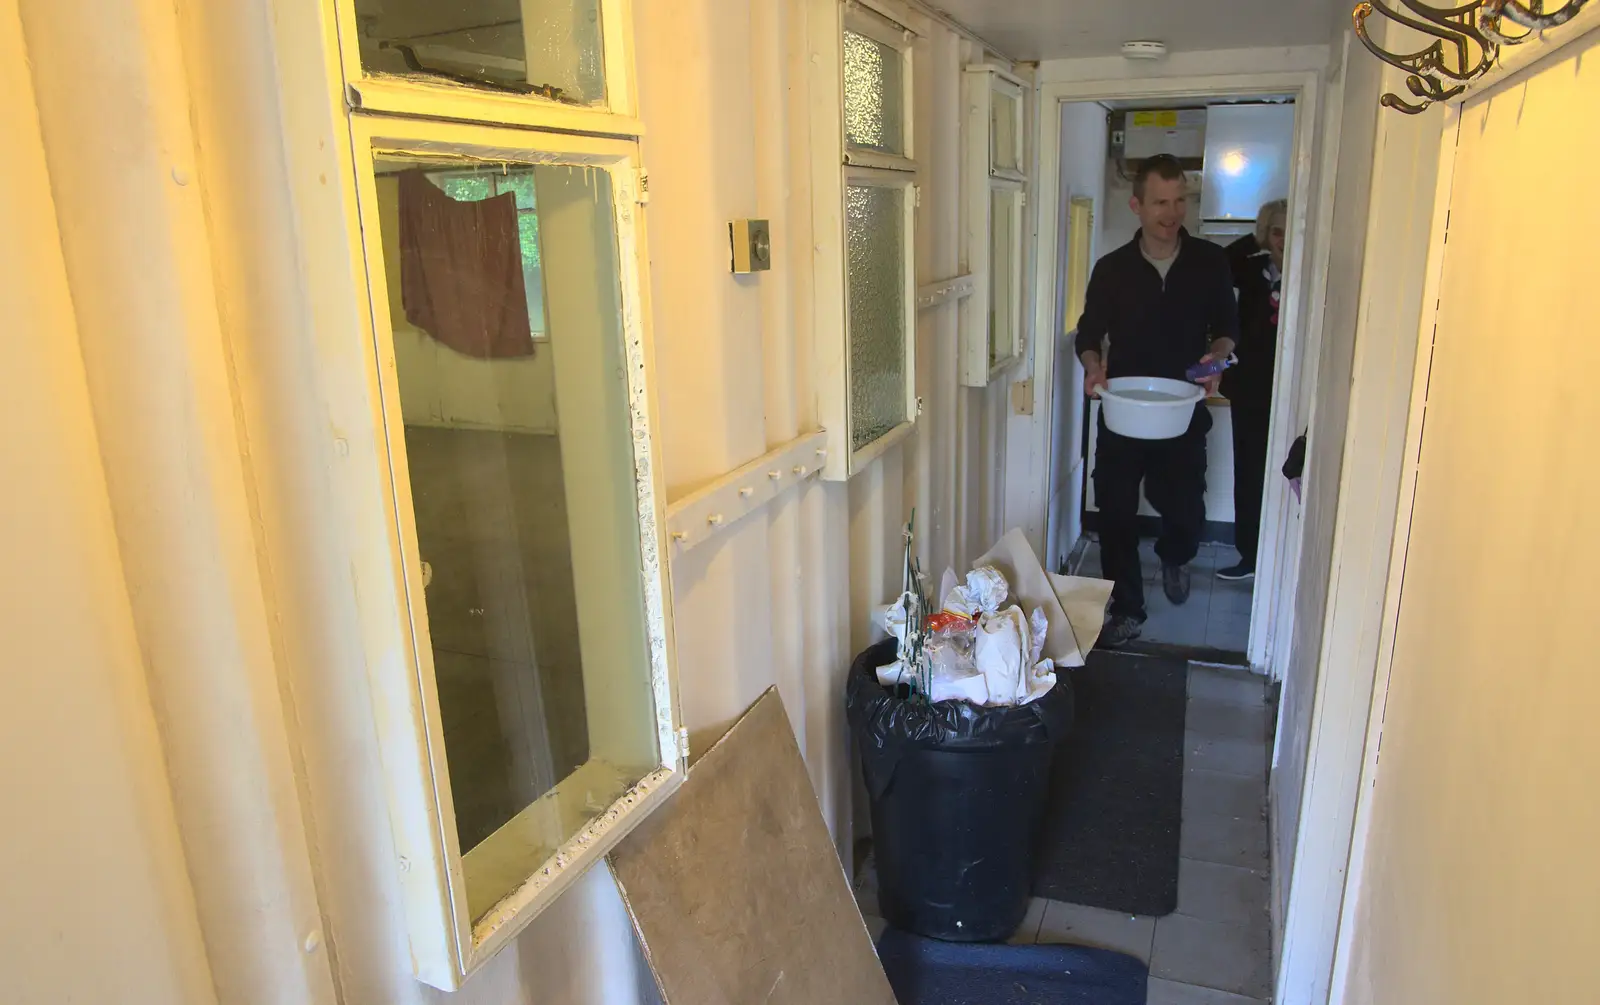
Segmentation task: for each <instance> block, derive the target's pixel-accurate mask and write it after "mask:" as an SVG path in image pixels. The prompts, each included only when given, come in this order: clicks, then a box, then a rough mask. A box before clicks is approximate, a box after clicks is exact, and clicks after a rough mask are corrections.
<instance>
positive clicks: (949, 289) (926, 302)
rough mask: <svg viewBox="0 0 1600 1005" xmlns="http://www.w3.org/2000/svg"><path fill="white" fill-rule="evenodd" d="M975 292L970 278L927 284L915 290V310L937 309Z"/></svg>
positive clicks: (968, 276) (957, 278)
mask: <svg viewBox="0 0 1600 1005" xmlns="http://www.w3.org/2000/svg"><path fill="white" fill-rule="evenodd" d="M976 290H977V286H976V284H975V283H974V281H973V279H972V276H970V275H966V276H957V277H955V278H954V279H946V280H943V281H942V282H937V283H929V284H928V285H926V286H924V287H921V288H920V289H918V290H917V310H919V311H923V310H927V309H928V308H930V307H938V306H940V305H941V304H947V303H950V302H951V301H954V300H961V299H962V298H964V297H970V296H972V294H973V293H974V292H975V291H976Z"/></svg>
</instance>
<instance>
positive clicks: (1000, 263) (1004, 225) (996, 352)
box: [989, 188, 1019, 363]
mask: <svg viewBox="0 0 1600 1005" xmlns="http://www.w3.org/2000/svg"><path fill="white" fill-rule="evenodd" d="M1018 198H1019V196H1018V194H1017V193H1016V192H1013V191H1011V190H1010V189H1001V188H997V189H993V190H991V191H990V193H989V362H990V363H996V362H999V361H1000V360H1003V359H1010V358H1011V356H1012V355H1013V354H1015V352H1016V344H1017V343H1016V328H1017V303H1016V301H1015V300H1014V299H1013V298H1012V295H1011V291H1012V288H1013V284H1014V283H1015V282H1016V276H1017V224H1016V216H1015V207H1016V204H1017V199H1018Z"/></svg>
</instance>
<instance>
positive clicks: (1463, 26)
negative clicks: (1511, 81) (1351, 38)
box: [1352, 0, 1589, 115]
mask: <svg viewBox="0 0 1600 1005" xmlns="http://www.w3.org/2000/svg"><path fill="white" fill-rule="evenodd" d="M1396 2H1397V3H1398V4H1399V6H1398V7H1395V6H1391V4H1392V3H1396ZM1588 2H1589V0H1565V2H1564V3H1561V4H1560V6H1558V7H1555V9H1553V10H1548V11H1547V10H1546V9H1545V7H1546V0H1527V2H1526V3H1519V2H1518V0H1471V2H1469V3H1464V4H1459V5H1457V6H1454V7H1447V8H1441V7H1435V6H1434V5H1432V4H1430V3H1426V2H1424V0H1389V2H1385V0H1364V2H1362V3H1359V4H1356V7H1355V10H1354V11H1353V12H1352V17H1353V19H1354V24H1355V32H1356V37H1357V38H1358V39H1360V40H1361V44H1362V45H1364V46H1366V48H1367V51H1369V52H1371V53H1372V54H1373V55H1374V56H1377V57H1378V58H1379V59H1381V60H1383V61H1384V62H1385V63H1388V64H1389V65H1390V66H1393V67H1396V68H1398V69H1401V70H1404V71H1405V72H1406V73H1407V74H1408V76H1407V77H1406V88H1407V90H1409V91H1410V92H1411V94H1412V96H1413V97H1416V98H1419V99H1421V100H1420V101H1419V102H1414V101H1408V100H1406V99H1405V98H1402V97H1400V96H1399V95H1398V94H1394V93H1389V94H1385V95H1384V96H1383V97H1382V98H1381V99H1380V103H1381V104H1382V105H1383V106H1384V107H1385V108H1392V109H1394V110H1396V111H1399V112H1404V113H1406V114H1407V115H1416V114H1418V113H1420V112H1422V111H1424V110H1426V109H1427V107H1428V106H1429V105H1431V104H1433V103H1434V102H1437V101H1449V100H1450V99H1452V98H1455V97H1458V96H1459V95H1461V94H1462V93H1464V92H1465V91H1466V89H1467V85H1468V84H1469V83H1470V82H1471V81H1474V80H1476V79H1478V78H1479V77H1481V76H1483V75H1484V74H1486V73H1488V72H1489V70H1490V69H1492V68H1493V67H1494V65H1495V63H1496V62H1498V60H1499V58H1500V47H1501V46H1504V45H1521V44H1522V43H1523V42H1526V41H1528V40H1529V39H1530V38H1534V37H1536V36H1538V35H1539V34H1541V33H1542V32H1544V31H1546V30H1548V29H1550V28H1557V27H1560V26H1561V25H1563V24H1566V23H1567V22H1568V21H1571V20H1572V19H1573V18H1574V17H1576V16H1577V15H1578V12H1579V11H1581V10H1582V9H1583V8H1584V6H1585V5H1586V4H1587V3H1588ZM1553 5H1554V3H1553V2H1552V6H1553ZM1374 14H1381V15H1383V16H1384V17H1385V18H1388V19H1389V20H1390V21H1392V22H1394V23H1395V24H1398V25H1402V26H1404V27H1406V28H1409V29H1411V30H1412V31H1414V32H1417V33H1419V34H1420V35H1422V36H1423V37H1425V38H1432V39H1433V42H1432V43H1431V44H1428V45H1426V46H1424V47H1423V48H1421V49H1417V50H1415V51H1413V52H1404V53H1395V52H1391V51H1389V50H1388V49H1385V48H1384V47H1383V46H1381V45H1379V44H1378V43H1377V42H1375V41H1374V40H1373V38H1372V34H1371V32H1370V31H1369V30H1368V28H1367V20H1368V19H1369V18H1371V17H1372V15H1374ZM1508 22H1509V24H1512V25H1517V26H1518V27H1520V28H1521V29H1522V30H1521V31H1518V32H1515V33H1511V32H1508V31H1507V30H1506V28H1507V24H1508Z"/></svg>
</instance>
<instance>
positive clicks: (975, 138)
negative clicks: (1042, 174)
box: [961, 66, 1027, 387]
mask: <svg viewBox="0 0 1600 1005" xmlns="http://www.w3.org/2000/svg"><path fill="white" fill-rule="evenodd" d="M962 88H963V100H964V105H965V108H966V143H967V165H966V166H967V170H966V171H965V173H964V178H965V186H966V200H967V234H966V238H967V265H968V268H969V269H970V271H971V273H972V276H973V279H974V281H975V283H976V290H975V292H974V293H973V295H972V296H971V297H970V298H968V299H967V301H966V302H965V303H964V304H963V305H962V323H961V340H962V352H961V364H962V365H961V380H962V383H964V384H966V385H968V386H970V387H985V386H987V385H988V384H989V383H990V381H992V380H993V379H994V378H995V376H996V375H997V374H999V373H1000V372H1001V371H1002V370H1004V369H1005V368H1006V367H1008V366H1010V365H1012V364H1013V363H1015V362H1017V361H1018V360H1019V359H1021V358H1022V351H1023V345H1022V331H1023V327H1022V273H1023V253H1024V251H1023V249H1024V247H1025V240H1026V236H1027V235H1026V228H1025V220H1026V215H1025V213H1024V209H1025V206H1026V202H1025V200H1026V196H1025V192H1024V190H1025V187H1026V184H1027V175H1026V173H1025V171H1024V166H1025V161H1024V159H1023V142H1022V141H1023V84H1022V82H1021V81H1020V80H1018V79H1017V78H1015V77H1013V76H1011V75H1010V74H1008V73H1005V72H1004V71H1002V70H1000V69H998V68H996V67H993V66H972V67H968V68H967V70H966V73H965V74H964V77H963V80H962Z"/></svg>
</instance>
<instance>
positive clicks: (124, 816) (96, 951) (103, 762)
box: [0, 0, 218, 1005]
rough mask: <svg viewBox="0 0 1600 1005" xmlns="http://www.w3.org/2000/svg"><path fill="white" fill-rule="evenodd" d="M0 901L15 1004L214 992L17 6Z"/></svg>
mask: <svg viewBox="0 0 1600 1005" xmlns="http://www.w3.org/2000/svg"><path fill="white" fill-rule="evenodd" d="M0 127H3V128H4V131H5V135H6V136H7V137H8V138H9V142H10V151H9V154H8V156H7V157H6V158H5V159H4V163H3V166H0V176H3V177H0V221H3V222H4V225H3V226H0V300H3V301H4V302H5V303H6V304H7V310H8V314H9V323H8V324H7V325H6V327H5V334H4V335H3V336H0V353H3V354H4V359H5V371H6V374H7V377H8V380H9V382H10V386H9V387H8V389H7V392H6V393H5V394H4V395H0V418H3V422H4V427H5V429H6V430H7V433H6V435H5V436H3V437H0V481H3V482H4V483H5V486H6V489H5V491H4V492H3V493H0V554H4V555H5V556H6V559H7V566H8V573H7V575H6V577H5V581H4V585H3V586H0V637H3V638H5V640H6V644H7V648H8V652H7V663H8V666H7V669H6V671H5V672H4V673H0V804H3V805H4V806H5V808H6V809H5V818H6V823H7V826H6V831H5V837H4V850H5V856H6V859H7V862H8V865H7V869H6V881H5V895H4V897H3V898H0V946H4V949H3V950H0V958H3V959H4V976H3V978H0V984H3V987H4V990H3V991H0V997H4V999H5V1000H6V1001H7V1002H11V1003H15V1005H55V1003H59V1002H69V1001H70V1002H110V1001H118V1000H123V999H125V998H126V997H127V995H128V994H129V989H133V988H137V989H139V991H138V993H139V994H140V995H142V996H145V997H146V998H147V999H148V1000H151V1001H162V1002H174V1003H184V1005H188V1003H213V1002H216V1001H218V999H217V997H216V992H215V990H214V988H213V985H212V975H211V973H210V968H209V965H208V962H207V960H206V952H205V946H204V943H203V935H202V932H201V927H200V921H199V918H198V916H197V913H196V905H195V895H194V890H193V889H192V887H191V885H190V879H189V875H188V873H187V871H186V864H185V861H184V854H183V846H182V835H181V833H180V830H179V826H178V819H177V813H176V810H175V808H174V806H173V794H172V791H171V789H170V788H169V785H168V778H167V772H166V767H165V764H164V761H163V757H164V752H163V748H162V740H161V736H160V733H159V730H158V728H157V723H156V718H155V710H154V708H153V706H152V699H151V694H150V687H149V682H148V680H147V678H146V674H145V666H144V658H143V654H142V653H141V651H140V639H139V637H138V634H137V632H136V629H135V625H134V615H133V610H132V606H131V604H130V602H129V599H128V595H127V584H126V581H125V578H124V570H123V566H122V557H121V554H120V552H119V549H118V543H117V533H116V527H115V525H114V523H113V518H112V511H111V505H110V501H109V498H108V495H107V489H106V480H105V472H104V469H103V468H102V457H101V454H100V445H99V437H98V435H97V433H96V430H95V422H94V414H93V411H92V406H91V400H90V394H89V387H88V377H87V375H86V373H85V370H84V361H83V356H82V350H81V349H80V347H79V343H78V339H77V319H76V317H75V316H74V312H73V306H72V299H71V295H72V291H71V289H70V288H69V286H68V282H67V273H66V268H65V264H64V262H63V260H62V256H61V251H60V243H59V241H60V239H59V236H58V235H57V232H56V217H55V204H54V200H53V198H52V194H51V187H50V176H49V171H48V169H47V167H46V163H45V155H44V148H43V145H42V137H41V134H40V123H39V117H38V112H37V110H36V108H35V104H34V85H33V80H32V75H31V73H30V67H29V66H28V61H27V51H26V48H25V43H24V40H23V33H22V22H21V20H20V19H19V17H18V8H17V3H16V2H15V0H7V2H4V3H0Z"/></svg>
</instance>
